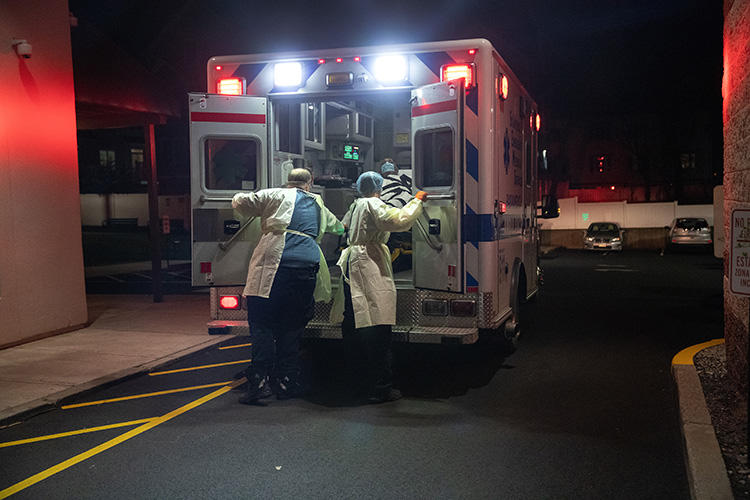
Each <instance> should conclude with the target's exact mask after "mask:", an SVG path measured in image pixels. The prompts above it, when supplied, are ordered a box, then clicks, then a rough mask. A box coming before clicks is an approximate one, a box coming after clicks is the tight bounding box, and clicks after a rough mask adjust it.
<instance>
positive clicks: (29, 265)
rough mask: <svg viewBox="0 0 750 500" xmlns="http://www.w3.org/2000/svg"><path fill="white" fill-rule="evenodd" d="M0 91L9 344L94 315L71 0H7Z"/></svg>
mask: <svg viewBox="0 0 750 500" xmlns="http://www.w3.org/2000/svg"><path fill="white" fill-rule="evenodd" d="M12 38H23V39H26V40H27V41H28V42H29V43H31V45H32V48H33V52H32V56H31V58H30V59H22V58H19V57H18V56H17V55H16V53H15V51H14V49H13V47H12V43H11V39H12ZM0 91H1V92H2V95H3V106H2V111H0V234H1V235H2V237H1V238H0V346H4V345H8V344H12V343H17V342H19V341H22V340H24V339H29V338H33V337H36V336H40V335H43V334H47V333H50V332H54V331H59V330H65V329H72V328H74V327H76V326H78V325H82V324H84V323H85V322H86V321H87V313H86V295H85V288H84V275H83V256H82V250H81V213H80V198H79V196H78V165H77V160H76V154H77V153H76V117H75V95H74V91H73V67H72V60H71V48H70V22H69V18H68V2H67V0H3V1H2V2H0Z"/></svg>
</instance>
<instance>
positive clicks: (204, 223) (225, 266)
mask: <svg viewBox="0 0 750 500" xmlns="http://www.w3.org/2000/svg"><path fill="white" fill-rule="evenodd" d="M188 97H189V102H188V107H189V112H190V202H191V211H192V224H191V232H192V266H193V268H192V276H193V285H194V286H206V285H219V286H222V285H242V284H244V283H245V278H246V276H247V265H248V262H249V260H250V255H251V254H252V250H253V248H255V245H257V243H258V241H259V239H260V221H259V220H257V219H254V218H249V219H248V218H246V217H243V216H242V215H240V214H239V213H238V212H236V211H235V210H233V209H232V205H231V201H232V196H234V194H235V193H237V192H240V191H256V190H258V189H261V188H264V187H266V185H267V184H268V180H267V172H268V146H267V145H268V127H267V122H268V119H267V117H268V111H267V110H268V102H267V99H266V98H265V97H254V96H228V95H218V94H189V96H188Z"/></svg>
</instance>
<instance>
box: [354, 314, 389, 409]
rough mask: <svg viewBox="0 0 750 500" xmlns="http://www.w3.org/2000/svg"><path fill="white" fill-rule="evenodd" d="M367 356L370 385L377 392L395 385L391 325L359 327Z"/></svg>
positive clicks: (384, 390) (359, 333) (358, 331)
mask: <svg viewBox="0 0 750 500" xmlns="http://www.w3.org/2000/svg"><path fill="white" fill-rule="evenodd" d="M357 334H358V335H360V336H361V339H362V342H363V344H364V349H365V355H366V357H367V372H368V375H367V380H368V386H369V387H370V389H371V391H372V392H373V393H375V394H382V393H385V392H387V391H389V390H390V389H391V388H392V387H393V369H392V365H393V353H392V351H391V325H375V326H370V327H367V328H358V329H357Z"/></svg>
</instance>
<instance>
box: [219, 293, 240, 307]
mask: <svg viewBox="0 0 750 500" xmlns="http://www.w3.org/2000/svg"><path fill="white" fill-rule="evenodd" d="M219 306H221V308H222V309H239V308H240V298H239V296H237V295H222V296H221V297H219Z"/></svg>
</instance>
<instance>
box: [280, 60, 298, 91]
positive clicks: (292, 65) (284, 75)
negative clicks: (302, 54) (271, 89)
mask: <svg viewBox="0 0 750 500" xmlns="http://www.w3.org/2000/svg"><path fill="white" fill-rule="evenodd" d="M273 83H274V85H275V86H276V87H299V86H300V85H302V63H298V62H285V63H276V64H274V66H273Z"/></svg>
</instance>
